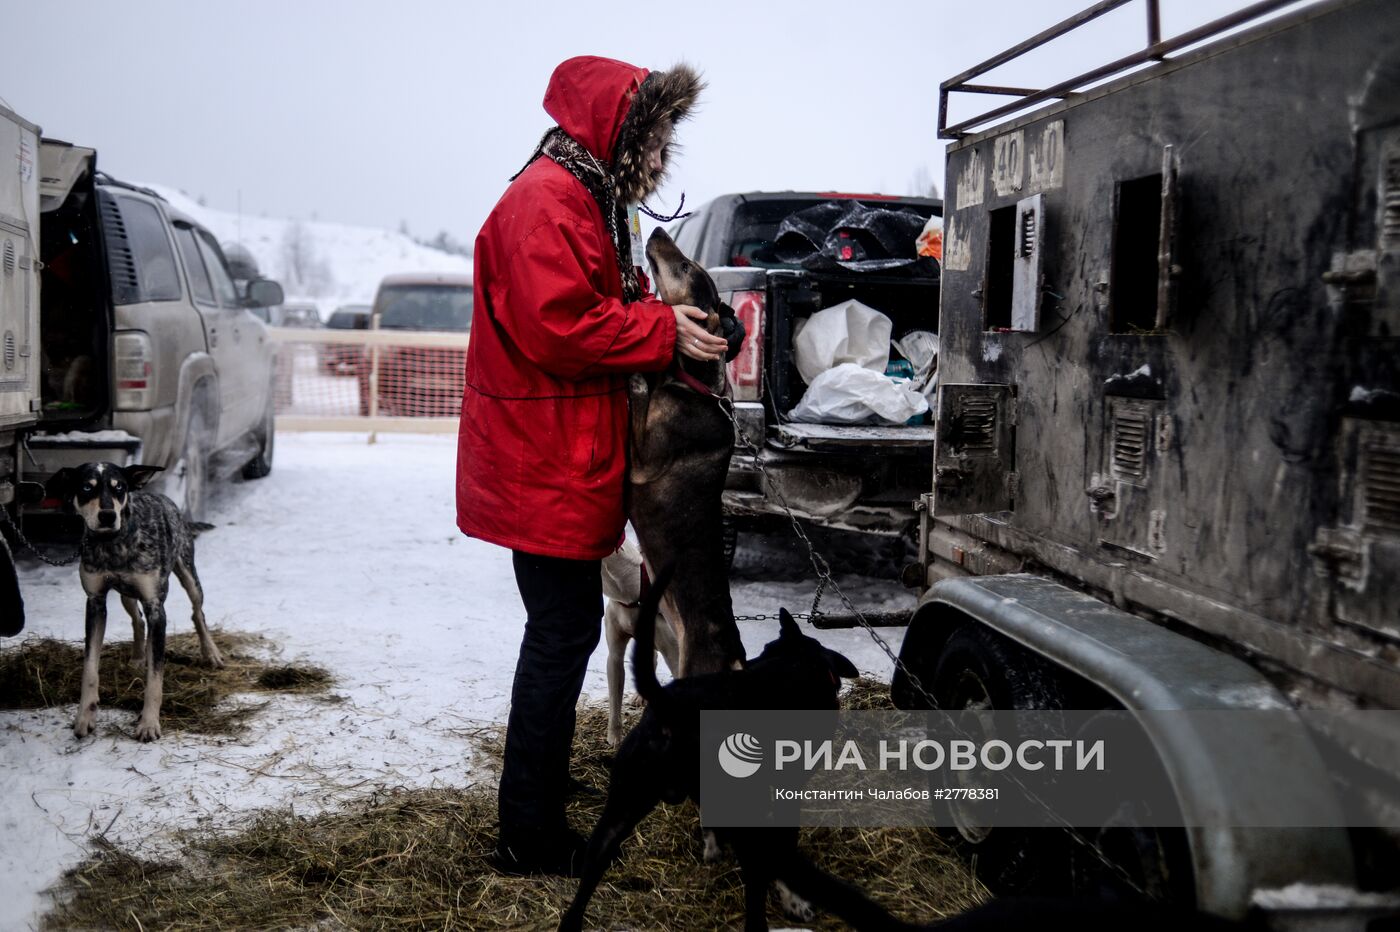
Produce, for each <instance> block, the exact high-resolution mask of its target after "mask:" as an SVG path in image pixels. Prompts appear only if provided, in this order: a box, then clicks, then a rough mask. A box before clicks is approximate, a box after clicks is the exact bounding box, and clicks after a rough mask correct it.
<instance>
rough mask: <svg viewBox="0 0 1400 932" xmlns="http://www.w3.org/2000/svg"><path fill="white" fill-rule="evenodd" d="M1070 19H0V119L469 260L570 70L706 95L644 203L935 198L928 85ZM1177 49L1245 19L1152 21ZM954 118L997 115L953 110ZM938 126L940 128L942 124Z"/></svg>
mask: <svg viewBox="0 0 1400 932" xmlns="http://www.w3.org/2000/svg"><path fill="white" fill-rule="evenodd" d="M1089 2H1090V0H923V2H918V3H913V2H910V3H895V2H880V0H847V2H841V3H827V2H817V0H812V2H773V3H762V2H757V0H752V2H747V3H731V2H712V0H705V2H702V3H697V4H677V3H670V2H666V0H652V2H651V3H647V4H642V3H630V4H625V5H621V4H610V3H598V2H593V3H577V2H575V3H560V2H544V3H527V2H517V3H508V2H493V3H484V4H476V3H465V2H454V3H447V2H439V3H429V2H419V0H397V2H393V3H385V2H382V0H377V2H374V3H368V2H359V0H354V2H339V3H330V2H302V0H280V2H268V0H240V2H238V3H204V2H188V0H179V2H158V0H133V2H125V3H121V4H110V3H94V2H86V0H83V2H77V3H66V4H63V15H62V16H56V15H55V9H54V8H53V7H52V6H51V5H49V4H42V3H32V2H24V3H21V2H18V0H0V12H3V18H4V23H5V32H6V34H7V36H8V37H9V41H8V42H7V43H6V49H5V54H4V55H3V57H0V99H3V101H4V102H5V103H6V104H7V105H8V106H10V107H11V108H12V109H14V110H15V111H17V112H18V113H19V114H20V115H22V116H24V117H26V118H27V119H30V120H32V121H34V122H36V123H38V124H39V125H40V126H42V127H43V129H44V131H45V133H46V134H47V135H49V136H52V137H55V138H60V139H66V140H68V141H70V142H75V143H80V144H83V145H90V146H95V147H96V148H97V150H98V159H99V165H100V166H101V167H102V168H104V169H105V170H107V171H108V172H110V173H112V174H114V175H116V176H118V177H122V178H129V179H134V180H141V181H146V182H157V183H162V184H167V185H171V186H174V187H177V188H181V189H183V190H185V191H186V192H188V193H189V194H191V195H194V196H196V197H202V198H204V199H205V200H206V201H207V203H208V204H209V206H211V207H217V208H221V209H226V210H234V209H236V208H238V207H239V206H240V204H241V209H242V210H243V211H244V212H245V213H247V214H250V215H255V216H256V215H260V214H265V215H270V216H286V217H301V218H304V219H311V218H316V219H321V220H331V221H340V222H344V223H353V224H365V225H371V226H380V227H387V228H398V227H399V226H400V224H401V223H406V224H407V225H408V228H409V229H410V230H411V231H412V232H413V233H415V234H416V235H419V236H431V235H434V234H436V233H437V232H438V231H440V230H446V231H447V232H449V233H451V234H452V235H453V236H455V237H457V238H458V239H461V240H464V241H470V240H471V239H472V238H474V237H475V235H476V230H477V228H478V227H479V226H480V224H481V221H482V220H483V219H484V217H485V216H486V213H487V212H488V211H489V210H490V209H491V206H492V205H493V204H494V203H495V201H496V199H497V198H498V197H499V196H500V193H501V191H502V190H503V188H504V186H505V184H506V180H507V179H508V178H509V176H510V175H511V174H512V173H514V172H515V171H516V169H518V168H519V167H520V165H521V164H522V162H523V161H524V160H525V158H526V157H527V156H528V155H529V154H530V152H531V150H532V149H533V148H534V145H535V143H536V142H537V140H538V138H539V136H540V134H541V133H542V132H543V131H544V130H545V129H546V128H547V127H548V126H549V121H548V118H547V117H546V115H545V113H544V110H543V109H542V107H541V105H540V101H541V98H542V97H543V94H544V88H545V83H546V81H547V80H548V78H549V74H550V72H551V71H552V70H553V68H554V66H555V65H556V64H558V63H559V62H560V61H562V60H563V59H565V58H568V57H570V56H573V55H581V54H594V55H605V56H609V57H613V58H620V59H623V60H625V61H629V62H633V63H635V64H640V65H645V66H647V67H649V68H653V69H656V68H665V67H666V66H667V65H669V64H671V63H673V62H675V61H678V60H684V61H688V62H690V63H692V64H693V65H695V66H697V67H698V68H699V69H700V70H701V71H702V72H703V73H704V75H705V77H706V79H707V80H708V82H709V88H708V90H707V91H706V93H705V95H704V97H703V98H702V101H701V110H700V112H699V113H698V115H697V116H696V118H695V119H693V120H692V121H691V122H689V123H688V124H685V125H683V127H682V128H681V130H680V132H679V141H680V142H681V143H682V145H683V146H684V147H685V151H684V152H683V153H682V155H681V156H680V158H679V159H678V160H677V162H676V164H675V165H674V166H673V170H672V181H671V183H670V184H669V185H668V186H667V187H666V188H664V189H663V190H662V191H661V192H660V195H659V197H657V198H656V199H655V200H654V201H653V205H652V206H654V207H658V208H661V207H671V206H674V204H675V202H676V199H677V197H678V196H679V193H680V192H681V191H682V190H684V191H685V192H686V193H687V203H688V206H694V205H696V204H698V203H699V202H701V201H702V200H704V199H706V198H708V197H712V196H714V195H716V194H722V193H725V192H729V191H741V190H761V189H780V190H781V189H816V190H833V189H837V190H847V191H880V192H887V193H894V194H908V193H913V187H914V184H915V181H916V179H917V178H918V177H919V176H920V173H921V172H922V173H925V174H926V176H927V177H930V178H932V179H933V180H934V181H936V182H937V183H938V184H939V186H940V188H941V186H942V182H943V177H942V176H943V167H942V162H943V145H944V143H942V142H941V141H940V140H938V139H937V134H936V128H937V104H938V84H939V82H940V81H943V80H944V79H946V78H948V77H951V76H952V75H954V74H956V73H958V72H959V71H961V70H963V69H965V68H967V67H969V66H971V65H973V64H976V63H977V62H979V61H982V60H984V59H986V58H988V57H990V56H991V55H993V54H995V53H996V52H998V51H1000V50H1002V49H1003V48H1006V47H1009V46H1011V45H1014V44H1016V43H1017V42H1019V41H1021V40H1022V39H1025V38H1027V37H1029V36H1031V35H1033V34H1034V33H1036V32H1038V31H1039V30H1041V29H1043V28H1045V27H1046V26H1048V25H1050V24H1052V23H1054V22H1056V21H1058V20H1060V19H1062V18H1064V17H1066V16H1068V15H1070V14H1072V13H1074V12H1076V11H1078V10H1079V9H1082V8H1084V7H1087V6H1088V5H1089ZM1161 5H1162V7H1163V20H1164V30H1163V31H1164V34H1165V35H1168V36H1170V35H1175V34H1177V33H1179V32H1181V31H1183V30H1185V29H1187V28H1190V27H1191V26H1194V25H1198V24H1200V23H1202V22H1205V21H1207V20H1210V19H1213V18H1215V17H1217V16H1220V15H1222V14H1224V13H1226V12H1230V11H1232V10H1235V9H1238V8H1240V7H1241V6H1243V5H1244V0H1162V2H1161ZM1145 21H1146V15H1145V3H1144V0H1136V2H1133V3H1130V4H1128V5H1127V6H1126V7H1124V8H1123V9H1120V10H1117V11H1115V12H1113V13H1111V14H1108V15H1106V16H1105V17H1103V18H1102V19H1100V20H1099V21H1097V22H1096V23H1095V24H1093V25H1092V27H1090V28H1088V29H1086V30H1084V31H1083V32H1082V34H1080V35H1078V36H1077V37H1075V38H1070V39H1063V40H1059V41H1058V42H1057V43H1054V44H1052V45H1051V46H1049V47H1047V48H1046V49H1043V50H1041V51H1040V52H1038V53H1036V54H1035V55H1034V56H1032V57H1029V58H1028V59H1027V60H1026V61H1025V62H1024V63H1023V64H1020V65H1017V66H1009V67H1007V68H1004V69H1002V70H1001V71H1000V72H997V73H995V74H993V75H992V76H991V78H990V79H979V80H994V81H996V82H998V83H1009V84H1027V85H1031V86H1046V85H1047V84H1049V83H1053V82H1055V81H1058V80H1061V79H1064V78H1067V77H1072V76H1073V75H1075V74H1078V73H1081V72H1083V71H1086V70H1088V69H1089V68H1090V67H1092V66H1094V65H1097V64H1100V63H1103V62H1106V61H1109V60H1110V59H1112V58H1115V57H1118V56H1119V55H1122V54H1125V53H1127V52H1130V51H1133V50H1135V49H1137V48H1140V47H1141V46H1142V45H1143V44H1145V41H1144V40H1145V36H1146V28H1145ZM973 100H974V102H981V100H986V101H988V102H990V101H994V100H997V99H996V98H983V99H975V98H974V99H973ZM954 115H955V116H956V112H955V114H954Z"/></svg>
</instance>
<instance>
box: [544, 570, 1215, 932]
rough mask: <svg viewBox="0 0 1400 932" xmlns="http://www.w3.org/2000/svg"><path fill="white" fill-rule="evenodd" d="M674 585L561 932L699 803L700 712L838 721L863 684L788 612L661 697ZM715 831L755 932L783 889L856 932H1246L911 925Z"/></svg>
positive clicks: (1115, 906)
mask: <svg viewBox="0 0 1400 932" xmlns="http://www.w3.org/2000/svg"><path fill="white" fill-rule="evenodd" d="M669 576H670V571H669V569H667V570H663V571H662V573H661V574H660V576H659V577H658V579H657V580H656V582H655V585H654V586H653V587H652V588H651V590H650V591H649V592H648V593H647V595H646V597H645V599H643V602H642V606H641V611H640V614H639V615H638V618H637V632H636V648H635V651H636V653H635V654H634V655H633V669H634V672H635V675H636V685H637V692H638V693H640V694H641V696H642V697H643V698H644V699H646V701H647V708H646V711H645V712H644V713H643V715H642V718H641V721H639V722H638V723H637V725H636V727H634V728H633V729H632V731H631V732H629V733H628V735H627V737H626V738H625V739H624V740H623V742H622V745H621V747H619V748H618V752H617V757H616V758H615V760H614V761H613V767H612V775H611V781H610V783H609V786H608V799H607V803H606V804H605V806H604V809H603V814H602V815H601V816H600V817H599V819H598V824H597V825H596V826H595V827H594V829H593V834H592V836H591V837H590V838H589V840H588V849H587V852H586V854H585V855H584V862H583V869H582V871H581V877H580V880H579V885H578V889H577V891H576V892H575V894H574V899H573V902H572V903H571V904H570V905H569V909H568V911H567V912H566V913H565V914H564V916H563V918H562V919H561V920H560V923H559V928H560V930H561V932H577V930H581V929H582V928H583V918H584V911H585V910H586V909H587V907H588V903H589V900H590V899H591V898H592V896H593V893H594V891H595V890H596V889H597V886H598V884H599V882H600V881H601V880H602V877H603V874H604V873H605V872H606V871H607V869H608V867H609V866H610V865H611V864H612V862H613V860H615V859H616V858H617V855H618V852H619V849H620V848H621V845H622V842H623V841H625V840H626V839H627V837H628V836H629V835H630V834H631V833H632V830H633V829H634V828H635V827H636V826H637V824H638V823H640V822H641V820H642V819H644V818H645V817H646V816H647V815H648V814H649V813H650V812H651V811H652V810H653V809H655V808H656V805H657V803H659V802H661V801H663V800H664V801H666V802H668V803H677V802H680V801H682V800H684V799H687V798H689V799H693V800H696V801H698V800H699V795H700V785H699V784H700V759H699V754H700V750H699V745H700V713H701V711H702V710H703V709H712V710H713V709H794V710H796V709H835V708H837V707H838V704H837V691H838V690H839V688H840V678H847V679H850V678H854V677H855V676H856V675H857V672H856V668H855V666H854V665H853V664H852V663H851V662H850V660H848V659H847V658H846V657H844V656H842V655H841V654H838V653H837V652H836V651H833V650H830V649H828V648H826V647H823V646H822V644H821V642H819V641H817V640H816V639H815V638H811V637H808V636H806V635H804V634H803V633H802V632H801V631H800V630H799V629H798V626H797V622H796V621H794V620H793V618H792V616H791V615H790V614H789V613H788V612H787V611H786V610H783V611H782V612H781V613H780V618H781V628H780V633H779V635H778V639H777V640H776V641H772V642H771V643H769V644H768V645H766V646H765V647H764V649H763V653H761V654H760V655H759V656H758V657H757V658H755V659H753V660H751V661H749V662H748V664H747V666H745V667H744V668H743V669H741V670H734V671H723V672H719V673H709V674H701V675H698V676H692V677H687V678H684V679H678V680H673V681H672V682H670V683H669V684H667V685H666V686H664V687H663V686H662V685H661V684H660V683H659V682H658V681H657V679H656V657H655V653H654V651H653V649H652V638H653V633H654V629H655V624H656V611H657V604H658V602H659V601H660V599H661V596H662V593H663V592H664V590H665V588H666V584H667V582H668V580H669ZM702 816H703V814H702ZM715 831H716V834H717V835H719V837H720V839H721V840H722V841H724V842H727V843H728V844H729V845H730V847H731V848H732V849H733V851H734V854H735V856H736V857H737V859H738V861H739V867H740V870H741V872H742V876H743V881H744V911H745V913H744V915H745V922H744V927H745V929H746V930H749V932H754V930H763V929H767V928H768V921H767V898H768V897H767V895H768V888H769V886H770V885H771V884H772V883H773V882H774V881H782V882H783V883H784V884H786V886H787V887H788V888H789V889H790V890H791V892H792V893H795V894H796V895H797V896H799V897H802V898H803V899H805V900H807V901H809V902H810V903H812V904H815V905H816V906H818V907H820V908H822V909H825V910H826V911H828V912H830V913H832V914H833V915H836V916H838V917H840V918H842V919H844V920H845V921H847V922H849V923H850V924H851V925H852V926H854V927H855V928H857V929H866V930H881V932H884V930H890V932H903V930H915V929H939V930H945V932H991V930H1003V929H1004V930H1013V929H1023V928H1030V927H1033V926H1038V925H1042V924H1044V923H1045V922H1047V921H1048V922H1049V923H1050V924H1051V925H1060V924H1063V926H1064V927H1065V928H1074V929H1077V930H1080V932H1120V930H1123V929H1131V930H1133V932H1168V930H1175V929H1187V928H1189V929H1202V930H1225V929H1237V928H1241V926H1238V925H1236V924H1235V923H1232V922H1228V921H1226V920H1223V919H1219V918H1217V917H1214V916H1209V915H1206V914H1203V913H1198V912H1194V911H1191V910H1187V909H1182V908H1178V907H1172V906H1167V905H1164V904H1158V903H1153V902H1148V901H1139V900H1100V899H1091V898H1064V899H1057V898H1047V897H1005V898H1001V899H997V900H993V901H992V902H990V903H987V904H985V905H983V906H980V907H978V908H976V909H973V910H970V911H968V912H966V913H963V914H961V915H958V916H954V917H951V918H949V919H946V920H944V921H942V922H937V923H934V924H932V925H923V924H917V923H908V922H904V921H901V920H899V919H897V918H895V917H894V916H892V915H890V913H889V912H887V911H886V910H885V909H884V908H883V907H881V906H880V905H879V904H877V903H875V902H874V901H873V900H871V899H870V898H869V897H867V896H866V895H865V894H864V893H862V892H861V891H860V890H858V889H857V888H856V887H854V886H852V885H851V884H848V883H846V882H845V881H842V880H840V879H838V878H836V877H833V876H832V875H830V874H828V873H826V872H825V871H823V870H821V869H820V868H818V867H817V866H816V865H815V864H813V863H812V862H811V861H810V860H808V859H807V858H806V857H805V856H804V855H802V853H801V852H799V851H798V848H797V838H798V829H797V828H776V827H764V828H758V827H754V828H724V829H716V830H715Z"/></svg>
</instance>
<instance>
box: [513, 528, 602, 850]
mask: <svg viewBox="0 0 1400 932" xmlns="http://www.w3.org/2000/svg"><path fill="white" fill-rule="evenodd" d="M514 563H515V584H516V586H517V587H518V588H519V589H520V599H521V601H522V602H524V603H525V613H526V616H527V617H526V621H525V636H524V638H523V639H522V641H521V643H520V659H519V661H517V662H516V665H515V683H514V685H513V686H512V688H511V694H510V718H509V720H508V722H507V724H506V753H505V762H504V764H503V766H502V768H501V790H500V798H499V807H500V820H501V836H502V838H505V839H511V838H520V837H521V836H522V835H526V836H537V835H538V834H539V833H545V834H549V833H553V832H556V831H560V830H562V829H563V828H564V824H565V823H564V796H565V793H566V790H567V787H568V779H569V747H570V745H571V744H572V742H573V738H574V707H575V705H576V704H577V702H578V697H579V693H580V691H582V689H583V676H584V672H585V671H586V669H587V666H588V658H589V656H591V655H592V653H593V649H594V648H595V647H597V646H598V639H599V636H600V635H601V633H602V630H603V624H602V622H603V583H602V576H601V573H600V571H601V567H600V565H599V561H598V560H561V559H558V558H556V557H541V556H536V555H535V554H530V553H523V552H521V551H519V550H516V551H514Z"/></svg>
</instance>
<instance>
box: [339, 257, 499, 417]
mask: <svg viewBox="0 0 1400 932" xmlns="http://www.w3.org/2000/svg"><path fill="white" fill-rule="evenodd" d="M471 323H472V278H471V276H470V275H465V274H461V273H447V272H411V273H404V274H398V275H390V276H387V277H386V278H385V279H384V280H383V281H382V282H380V284H379V291H378V293H377V294H376V295H375V298H374V307H373V311H372V314H371V317H370V329H372V330H405V331H429V332H435V333H466V332H468V331H470V330H471ZM447 339H449V340H450V339H451V338H450V337H449V338H447ZM415 342H419V343H420V345H413V346H379V345H375V346H372V347H371V349H370V353H369V365H368V366H366V367H363V368H362V369H361V371H360V372H359V373H358V374H359V378H360V413H361V414H362V415H363V414H369V413H371V409H373V412H374V413H375V414H378V415H385V416H389V417H456V416H457V415H458V414H459V413H460V411H461V408H462V391H463V389H464V388H465V387H466V365H467V350H466V347H465V346H461V345H456V346H453V345H441V346H432V345H421V341H415ZM454 342H455V341H454ZM371 377H373V380H374V384H375V386H376V396H377V397H376V400H375V403H374V404H373V405H371V391H370V388H371Z"/></svg>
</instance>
